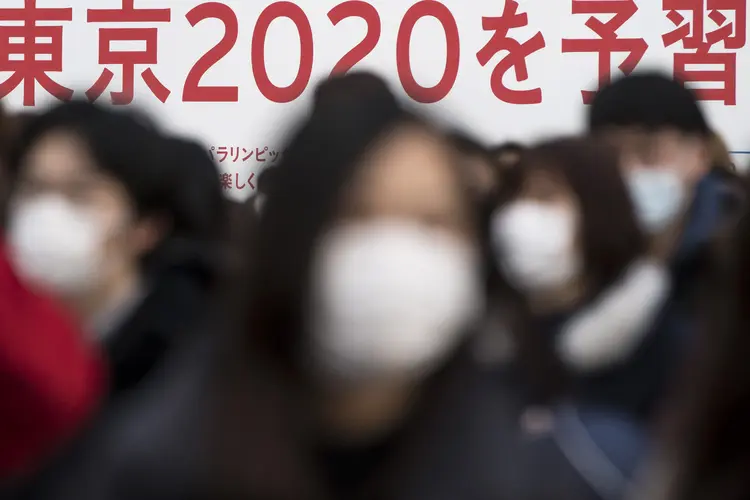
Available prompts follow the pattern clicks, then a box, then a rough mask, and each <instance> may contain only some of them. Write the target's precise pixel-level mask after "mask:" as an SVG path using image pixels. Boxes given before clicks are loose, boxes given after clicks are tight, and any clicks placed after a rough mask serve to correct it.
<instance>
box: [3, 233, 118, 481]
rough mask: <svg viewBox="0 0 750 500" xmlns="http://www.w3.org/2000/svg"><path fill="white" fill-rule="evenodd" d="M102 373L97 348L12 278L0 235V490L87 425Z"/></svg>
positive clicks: (68, 320) (67, 319) (55, 309)
mask: <svg viewBox="0 0 750 500" xmlns="http://www.w3.org/2000/svg"><path fill="white" fill-rule="evenodd" d="M104 379H105V377H104V365H103V363H102V359H101V356H100V353H99V352H98V351H97V350H96V349H95V347H94V346H93V344H91V343H89V342H87V341H86V340H85V338H84V337H83V335H82V333H81V331H80V329H79V328H78V327H77V326H76V325H75V322H74V321H73V320H72V318H71V317H70V316H69V315H68V314H66V313H65V311H63V309H62V308H61V307H60V306H59V305H58V304H56V303H55V302H54V301H53V300H52V299H50V298H49V297H45V296H43V295H41V294H39V293H37V292H35V291H33V290H31V289H29V288H28V287H27V286H26V285H25V284H24V283H23V282H22V281H21V280H19V279H18V277H17V276H16V274H15V273H14V272H13V269H12V268H11V266H10V264H9V262H8V260H7V258H6V255H5V249H4V245H3V242H2V238H0V496H2V494H3V493H2V492H3V491H4V490H3V488H4V487H7V486H8V485H9V484H12V481H17V480H22V479H23V478H24V477H25V476H26V475H28V474H31V473H33V472H34V471H35V470H36V468H37V467H39V466H40V465H41V464H42V463H44V461H46V459H48V458H49V457H50V456H51V455H52V454H53V453H54V452H55V450H56V449H57V448H58V447H60V446H61V445H63V444H64V443H65V441H66V440H68V439H69V438H71V437H72V436H73V435H74V434H75V432H76V431H77V430H78V429H80V428H81V427H83V425H85V423H86V419H87V418H88V417H89V416H90V415H91V414H92V413H93V411H94V410H95V408H96V406H97V404H98V402H99V399H100V397H101V396H102V394H103V393H104V388H105V380H104Z"/></svg>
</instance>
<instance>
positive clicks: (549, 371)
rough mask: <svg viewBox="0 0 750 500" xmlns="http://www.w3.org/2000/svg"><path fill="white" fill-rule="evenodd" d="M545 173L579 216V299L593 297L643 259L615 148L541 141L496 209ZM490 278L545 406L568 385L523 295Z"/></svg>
mask: <svg viewBox="0 0 750 500" xmlns="http://www.w3.org/2000/svg"><path fill="white" fill-rule="evenodd" d="M539 170H544V171H549V172H553V173H555V174H557V175H559V176H561V177H562V179H563V182H565V183H566V184H567V185H568V186H569V188H570V190H571V191H572V192H573V195H574V196H575V197H576V199H577V201H578V204H579V206H580V209H581V212H582V218H581V233H580V234H581V239H582V246H583V248H582V251H583V259H584V264H585V271H584V272H585V273H586V276H585V279H586V281H585V285H586V286H587V291H586V297H585V298H584V300H591V299H593V298H595V297H596V296H597V295H598V294H599V293H601V292H602V291H603V290H604V289H606V288H607V287H608V286H610V285H612V284H613V283H614V282H615V280H617V279H618V278H619V277H620V276H621V275H622V274H623V273H624V272H625V270H626V268H627V267H628V265H629V264H630V263H631V262H633V261H634V260H635V259H636V258H637V257H639V256H640V255H642V254H643V253H644V252H645V249H646V240H645V237H644V235H643V233H642V232H641V230H640V228H639V226H638V222H637V220H636V218H635V216H634V212H633V206H632V203H631V200H630V196H629V194H628V191H627V188H626V186H625V182H624V180H623V178H622V176H621V174H620V169H619V164H618V156H617V154H616V152H615V150H613V149H611V148H609V147H607V146H605V145H603V144H599V143H596V142H594V141H593V140H589V139H579V138H563V139H557V140H552V141H548V142H543V143H541V144H538V145H535V146H533V147H531V148H529V149H527V150H525V151H524V153H523V155H522V158H521V161H520V162H519V163H518V165H516V166H515V167H513V172H511V174H512V175H510V176H509V179H512V181H513V183H512V185H510V186H509V187H508V189H507V190H506V191H505V194H504V199H501V201H500V203H501V205H502V204H503V203H505V202H507V201H509V200H510V199H511V198H513V197H515V196H517V195H518V193H519V192H520V190H521V188H522V186H523V184H524V182H525V181H526V179H527V178H528V176H530V175H533V174H534V172H536V171H539ZM495 273H497V274H496V275H495V276H494V277H493V278H492V279H491V285H490V286H491V288H492V289H493V291H494V293H496V294H497V295H498V296H499V299H500V301H501V303H502V304H504V305H505V306H506V308H507V309H508V310H507V317H508V321H509V326H510V329H509V330H510V332H511V334H512V335H513V338H514V340H515V343H516V345H517V348H518V357H519V363H520V367H521V371H522V373H523V374H524V378H525V382H526V383H527V384H528V385H529V386H530V393H531V395H530V397H531V398H535V399H538V400H541V401H542V402H545V403H549V402H550V401H553V400H555V399H556V398H559V397H561V396H563V395H564V394H565V393H566V391H567V390H569V389H570V387H569V386H568V385H567V384H568V382H569V377H568V373H567V370H566V369H565V367H564V366H563V364H562V362H561V360H560V359H559V358H558V356H557V355H556V353H555V352H554V350H553V349H552V348H551V347H550V343H549V342H548V340H547V339H545V338H543V337H542V335H543V334H542V333H541V332H539V331H536V329H535V328H534V326H533V322H532V318H531V312H530V311H529V309H528V307H527V305H526V303H525V301H524V299H523V297H522V296H521V294H519V293H518V292H517V291H514V290H512V289H511V288H510V286H509V284H508V283H507V282H506V280H505V279H504V277H503V276H502V273H499V270H496V271H495Z"/></svg>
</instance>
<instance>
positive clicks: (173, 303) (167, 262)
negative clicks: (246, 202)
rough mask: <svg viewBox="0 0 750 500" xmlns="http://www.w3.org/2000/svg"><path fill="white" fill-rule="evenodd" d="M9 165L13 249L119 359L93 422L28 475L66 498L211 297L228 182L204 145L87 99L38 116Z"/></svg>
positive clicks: (35, 278)
mask: <svg viewBox="0 0 750 500" xmlns="http://www.w3.org/2000/svg"><path fill="white" fill-rule="evenodd" d="M10 167H11V170H12V171H13V175H14V177H15V185H14V187H13V191H12V196H11V202H10V210H9V212H10V213H9V225H8V252H9V256H10V258H11V261H12V262H13V264H14V266H15V268H16V270H17V271H18V272H19V274H20V275H21V276H23V278H24V279H26V280H28V281H29V282H30V283H31V284H32V285H33V286H35V287H36V288H38V289H40V290H46V291H48V292H49V293H52V294H53V295H55V296H56V297H57V298H59V300H61V301H62V302H63V303H64V304H65V305H66V306H67V308H68V309H69V310H70V311H71V312H72V313H73V314H74V315H75V317H76V318H77V319H78V320H79V322H80V323H81V324H82V325H83V329H84V331H85V333H86V335H87V336H88V338H90V339H91V340H94V341H96V342H97V343H99V344H100V345H101V346H102V347H103V349H104V351H105V353H106V357H107V360H108V362H109V363H108V364H109V368H110V370H109V380H110V390H109V393H108V395H107V402H106V404H105V405H104V407H103V408H102V409H101V411H100V412H99V414H98V415H97V418H96V419H95V421H94V422H93V424H92V425H91V426H90V428H88V429H86V430H85V432H84V433H83V434H82V435H81V436H79V437H78V439H77V440H75V441H74V442H73V443H72V445H71V446H70V447H69V448H68V449H66V450H64V451H63V452H61V453H60V454H59V456H58V457H56V459H55V460H53V461H52V462H51V463H50V464H48V466H47V467H46V468H45V469H44V470H43V471H42V472H41V473H40V474H39V475H38V476H36V477H33V478H32V479H31V481H30V482H29V484H28V486H29V489H30V492H28V498H57V497H56V496H55V495H59V497H61V498H65V495H69V494H71V492H72V491H75V488H76V487H78V485H79V484H81V483H83V484H85V482H87V481H88V477H87V474H88V473H89V466H90V465H91V462H92V459H91V458H90V457H91V456H93V457H96V450H97V447H98V446H99V445H100V441H101V439H102V435H106V432H107V427H108V425H110V423H111V421H112V420H113V419H115V418H116V413H117V408H118V406H119V405H122V404H124V403H123V402H124V401H127V400H128V398H130V397H131V392H133V390H134V389H137V388H138V387H139V385H140V383H141V382H142V381H143V380H144V379H145V378H147V376H148V375H149V374H150V373H151V372H152V371H153V370H154V369H155V368H156V367H157V366H158V365H159V364H160V363H161V362H162V361H163V359H164V358H165V356H166V354H167V353H168V352H169V351H171V350H172V349H173V348H174V347H175V346H177V345H179V344H181V343H184V342H185V340H186V338H187V336H188V334H189V333H190V331H191V326H192V325H193V323H194V322H195V321H197V320H199V318H200V317H201V315H202V314H203V312H204V311H205V310H206V309H207V302H208V301H209V299H210V297H211V291H210V282H211V274H212V272H213V271H212V269H211V268H210V265H209V264H208V263H207V262H206V259H205V258H204V256H203V255H202V253H201V252H203V251H204V250H205V248H207V247H210V245H211V242H212V240H213V239H214V238H215V237H216V232H217V231H218V228H219V227H220V226H221V224H222V221H220V220H216V217H215V216H216V215H221V213H220V210H219V208H218V206H219V205H218V202H220V201H221V189H220V187H219V183H218V179H213V178H212V175H213V176H218V174H217V173H216V171H215V169H214V170H211V169H213V165H212V163H211V162H210V158H209V157H208V156H207V154H205V152H204V151H202V149H201V148H200V147H199V146H197V145H194V144H192V143H189V142H185V141H180V140H168V139H167V138H165V137H164V136H163V135H162V134H161V133H160V132H159V131H158V130H157V129H156V128H155V127H154V126H153V125H152V124H151V122H150V121H148V119H147V118H145V117H143V116H140V115H138V114H135V113H132V112H129V111H119V110H115V109H110V108H104V107H100V106H97V105H94V104H90V103H87V102H81V101H74V102H69V103H63V104H60V105H58V106H55V107H53V108H51V109H49V110H48V111H46V112H43V113H41V114H39V115H38V116H36V117H34V118H33V119H32V120H31V121H30V123H28V125H27V126H26V127H25V130H24V132H23V133H22V134H21V136H20V137H19V139H18V141H17V143H16V144H15V147H14V151H13V153H12V155H11V160H10ZM177 175H186V176H187V178H186V180H185V182H182V183H179V182H176V180H177V178H178V177H177ZM214 191H216V192H215V193H214ZM203 243H205V245H202V244H203ZM94 461H95V460H94Z"/></svg>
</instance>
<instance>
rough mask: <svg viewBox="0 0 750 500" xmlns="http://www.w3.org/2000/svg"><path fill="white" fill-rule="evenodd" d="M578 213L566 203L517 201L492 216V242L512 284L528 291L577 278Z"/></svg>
mask: <svg viewBox="0 0 750 500" xmlns="http://www.w3.org/2000/svg"><path fill="white" fill-rule="evenodd" d="M576 229H577V224H576V217H575V213H573V212H572V211H571V210H567V209H565V208H563V207H559V206H555V205H550V204H545V203H540V202H535V201H517V202H515V203H512V204H510V205H509V206H507V207H505V208H501V209H500V210H499V211H497V212H496V213H495V214H494V215H493V218H492V236H491V237H492V244H493V247H494V248H495V251H496V254H497V255H496V258H497V261H498V264H499V265H500V266H501V268H502V270H503V272H504V273H505V276H506V278H507V279H508V281H509V282H510V284H511V285H512V286H513V287H515V288H516V289H518V290H519V291H524V292H533V291H540V290H547V289H551V288H556V287H559V286H562V285H564V284H565V283H567V282H569V281H571V280H573V279H575V278H577V277H578V276H579V275H580V273H581V271H582V268H583V264H582V262H581V258H580V256H579V254H578V252H577V251H576V249H575V237H576Z"/></svg>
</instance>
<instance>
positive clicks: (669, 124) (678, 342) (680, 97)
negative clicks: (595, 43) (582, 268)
mask: <svg viewBox="0 0 750 500" xmlns="http://www.w3.org/2000/svg"><path fill="white" fill-rule="evenodd" d="M588 119H589V128H590V129H591V131H592V132H593V133H595V134H596V135H597V136H598V137H601V138H602V139H604V140H606V141H608V142H611V143H613V144H615V145H616V146H617V147H618V148H619V149H620V151H621V155H622V168H623V172H624V175H625V176H626V179H627V181H628V185H629V189H630V193H631V196H632V199H633V201H634V204H635V209H636V213H637V214H638V217H639V220H640V223H641V226H642V228H643V230H644V231H646V232H647V233H648V234H649V237H650V240H651V242H650V244H651V246H652V247H653V251H654V252H655V253H659V254H662V255H664V256H665V257H666V258H667V260H668V263H669V267H670V275H671V281H672V288H671V289H672V292H671V296H670V298H669V300H668V301H667V302H666V304H665V306H664V308H663V309H662V311H661V312H660V317H659V319H658V320H657V321H656V323H655V325H654V329H653V332H652V333H651V334H649V335H648V337H647V339H648V341H647V342H645V343H644V345H643V346H642V351H643V352H642V353H641V354H640V356H643V357H644V358H651V359H652V365H653V367H654V368H658V370H656V371H653V370H650V371H649V373H648V374H646V373H644V374H643V377H642V378H639V379H637V380H634V381H633V383H634V384H638V385H643V386H644V387H648V388H649V390H648V391H646V392H644V394H643V395H642V399H641V401H640V402H638V404H637V409H638V412H639V413H641V415H642V416H643V418H646V419H651V418H652V417H653V416H654V413H655V411H657V409H658V407H659V406H660V405H661V404H662V401H663V397H664V394H665V390H666V388H667V387H668V385H669V384H670V381H671V380H672V375H673V374H674V372H675V370H676V367H677V366H679V364H680V363H681V362H682V359H683V358H684V355H685V354H686V352H687V349H689V348H690V345H691V344H692V338H693V331H694V329H695V325H696V324H697V322H698V321H699V318H697V317H696V313H695V311H696V310H697V308H696V296H697V293H698V292H699V290H700V288H701V286H702V281H703V279H704V277H705V276H706V275H707V274H710V272H711V268H712V266H713V265H714V263H713V260H712V257H711V251H710V250H711V246H712V244H713V242H714V241H715V238H714V236H715V235H716V234H717V231H720V230H721V229H722V228H723V227H725V226H727V225H728V224H731V223H732V221H734V220H736V215H737V214H736V210H737V207H738V206H740V204H741V200H737V199H735V196H736V195H737V190H736V189H734V188H733V187H732V186H733V185H734V184H736V182H737V180H736V177H735V176H734V175H732V174H731V173H730V172H728V171H727V170H726V169H724V168H712V167H713V165H712V157H711V150H710V141H711V131H710V129H709V126H708V123H707V122H706V119H705V117H704V115H703V113H702V111H701V109H700V107H699V105H698V102H697V101H696V99H695V96H694V95H693V93H692V92H691V91H690V90H689V89H687V88H685V87H684V85H683V84H682V82H679V81H677V80H673V79H672V78H670V77H667V76H663V75H661V74H658V73H636V74H633V75H630V76H627V77H624V78H621V79H620V80H617V81H615V82H613V83H612V84H611V85H609V86H607V87H604V88H603V89H602V90H601V91H600V92H599V93H598V94H597V96H596V98H595V100H594V102H593V103H592V105H591V107H590V109H589V117H588Z"/></svg>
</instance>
